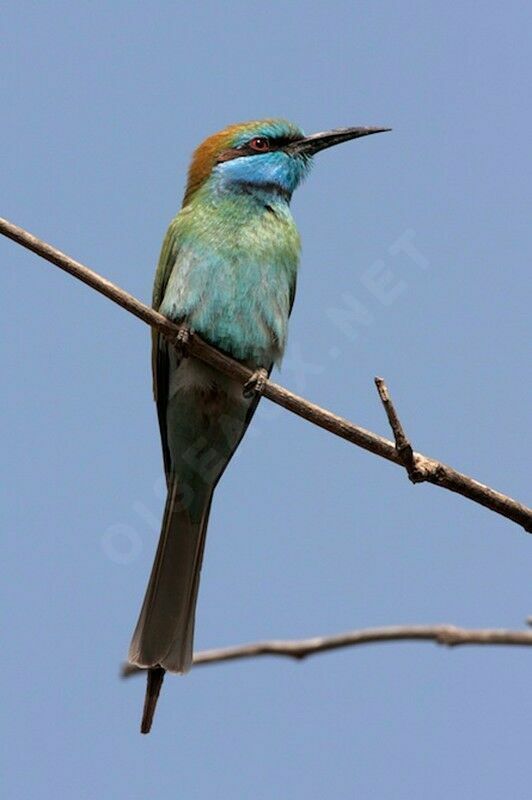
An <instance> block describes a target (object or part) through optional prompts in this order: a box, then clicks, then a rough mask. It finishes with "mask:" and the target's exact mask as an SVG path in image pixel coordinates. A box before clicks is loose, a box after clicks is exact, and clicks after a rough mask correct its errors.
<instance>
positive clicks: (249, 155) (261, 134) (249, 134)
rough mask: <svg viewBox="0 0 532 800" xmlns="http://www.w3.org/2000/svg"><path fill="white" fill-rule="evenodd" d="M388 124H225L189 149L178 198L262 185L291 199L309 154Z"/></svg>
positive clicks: (267, 121) (271, 121)
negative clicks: (314, 129) (310, 127)
mask: <svg viewBox="0 0 532 800" xmlns="http://www.w3.org/2000/svg"><path fill="white" fill-rule="evenodd" d="M387 130H390V129H389V128H339V129H336V130H332V131H326V132H324V133H315V134H312V135H311V136H305V134H304V133H303V131H302V130H301V129H300V128H298V127H297V125H294V124H293V123H291V122H287V121H286V120H284V119H264V120H259V121H255V122H243V123H239V124H236V125H229V126H228V127H227V128H224V129H223V130H222V131H219V132H218V133H215V134H214V135H213V136H209V138H208V139H206V140H205V141H204V142H202V144H200V146H199V147H198V148H197V149H196V151H195V152H194V155H193V157H192V163H191V165H190V170H189V173H188V183H187V189H186V192H185V197H184V200H183V205H187V204H188V203H189V202H190V200H191V199H192V198H193V197H194V195H195V194H196V192H197V191H198V190H199V189H201V188H202V187H203V186H205V185H207V184H209V183H212V185H213V186H216V187H218V188H220V187H221V188H222V189H223V188H226V189H229V190H231V189H237V190H238V189H239V188H240V189H244V190H246V191H253V189H254V188H255V189H258V190H260V189H263V190H264V191H269V192H272V193H276V194H278V195H279V196H280V197H283V198H285V199H286V200H290V197H291V195H292V192H293V191H294V189H296V187H297V186H298V184H299V183H300V182H301V181H302V180H303V178H304V177H305V175H306V174H307V173H308V171H309V169H310V166H311V163H312V156H314V155H315V154H316V153H318V152H319V151H320V150H324V149H325V148H327V147H332V146H333V145H335V144H340V143H341V142H346V141H348V140H349V139H356V138H358V137H360V136H367V135H369V134H371V133H381V132H383V131H387Z"/></svg>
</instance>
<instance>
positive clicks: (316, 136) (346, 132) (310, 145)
mask: <svg viewBox="0 0 532 800" xmlns="http://www.w3.org/2000/svg"><path fill="white" fill-rule="evenodd" d="M386 131H391V128H337V129H336V130H333V131H325V132H324V133H313V134H312V135H311V136H305V137H304V138H303V139H297V140H296V141H294V142H290V144H288V145H287V146H286V148H285V149H286V150H287V151H288V152H289V153H292V154H294V155H297V154H300V153H301V154H303V155H306V156H313V155H314V154H315V153H319V151H320V150H325V148H327V147H333V145H335V144H341V143H342V142H348V141H349V140H350V139H358V138H360V136H370V134H372V133H385V132H386Z"/></svg>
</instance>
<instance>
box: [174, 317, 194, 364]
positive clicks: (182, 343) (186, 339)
mask: <svg viewBox="0 0 532 800" xmlns="http://www.w3.org/2000/svg"><path fill="white" fill-rule="evenodd" d="M190 334H191V330H190V328H189V327H188V325H181V327H180V329H179V333H178V334H177V336H176V337H175V339H174V341H173V345H174V347H175V349H176V351H177V354H178V356H179V358H180V359H181V358H187V356H188V346H189V343H190Z"/></svg>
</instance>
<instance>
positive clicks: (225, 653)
mask: <svg viewBox="0 0 532 800" xmlns="http://www.w3.org/2000/svg"><path fill="white" fill-rule="evenodd" d="M398 641H426V642H428V641H431V642H435V643H436V644H443V645H447V646H448V647H458V646H459V645H464V644H478V645H486V644H489V645H525V646H528V647H530V646H532V631H512V630H504V629H497V628H495V629H490V628H486V629H482V628H481V629H478V630H475V629H469V630H468V629H467V628H457V627H456V626H455V625H390V626H388V627H385V628H365V629H363V630H356V631H347V632H346V633H339V634H336V635H334V636H316V637H313V638H312V639H297V640H278V641H275V640H274V641H269V642H254V643H253V644H241V645H235V646H234V647H221V648H219V649H215V650H201V651H200V652H198V653H196V654H195V655H194V666H195V667H199V666H201V665H202V664H215V663H218V662H220V661H236V660H237V659H242V658H256V657H257V656H286V657H287V658H295V659H296V660H298V661H300V660H301V659H303V658H307V656H313V655H316V654H317V653H325V652H327V651H328V650H338V649H340V648H342V647H354V646H356V645H359V644H375V643H377V642H398ZM141 672H145V670H143V669H139V668H138V667H134V666H132V665H131V664H124V665H123V666H122V672H121V674H122V677H124V678H129V677H130V676H131V675H138V674H139V673H141Z"/></svg>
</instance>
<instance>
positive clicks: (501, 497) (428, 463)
mask: <svg viewBox="0 0 532 800" xmlns="http://www.w3.org/2000/svg"><path fill="white" fill-rule="evenodd" d="M0 233H3V234H4V235H5V236H7V237H8V238H10V239H13V241H15V242H17V243H18V244H20V245H22V246H23V247H26V248H27V249H28V250H32V251H33V252H34V253H36V254H37V255H39V256H41V257H42V258H44V259H46V260H47V261H50V262H51V263H52V264H55V265H56V266H58V267H60V268H61V269H63V270H65V271H66V272H68V273H70V274H71V275H73V276H74V277H75V278H78V280H81V281H83V282H84V283H86V284H87V285H88V286H90V287H91V288H93V289H95V290H96V291H98V292H100V293H101V294H103V295H105V296H106V297H108V298H109V299H110V300H112V301H113V302H115V303H117V304H118V305H119V306H122V308H125V309H126V311H129V312H130V313H131V314H134V315H135V316H136V317H138V318H139V319H141V320H143V321H144V322H146V323H147V324H148V325H151V326H152V327H153V328H157V330H159V331H160V332H161V333H162V334H163V335H164V336H166V337H167V338H168V339H169V341H171V342H175V340H176V337H177V335H178V334H179V331H180V328H179V326H178V325H175V324H174V323H173V322H171V321H170V320H169V319H167V318H166V317H163V316H162V315H161V314H159V313H157V311H154V310H153V309H152V308H150V307H149V306H146V305H144V303H141V302H140V301H139V300H137V299H136V298H135V297H133V296H132V295H131V294H128V293H127V292H125V291H124V290H123V289H121V288H120V287H118V286H116V285H115V284H114V283H111V281H108V280H107V279H106V278H103V277H102V276H101V275H98V274H97V273H96V272H94V271H93V270H91V269H89V268H88V267H86V266H84V265H83V264H80V262H79V261H75V260H74V259H72V258H70V257H69V256H67V255H65V253H62V252H61V251H60V250H57V249H56V248H55V247H52V246H51V245H49V244H47V243H46V242H44V241H42V240H41V239H38V238H37V237H36V236H33V235H32V234H31V233H28V231H26V230H24V229H23V228H20V227H18V226H17V225H14V224H13V223H11V222H8V221H7V220H5V219H1V218H0ZM188 351H189V353H190V354H191V355H193V356H196V357H197V358H199V359H201V360H202V361H204V362H206V363H207V364H210V365H211V366H213V367H215V368H216V369H217V370H219V371H220V372H222V373H223V374H224V375H228V376H229V377H232V378H235V379H236V380H238V381H240V382H241V383H242V384H244V383H246V382H247V381H248V380H249V379H250V378H251V375H252V372H251V370H249V369H247V368H246V367H244V366H243V365H242V364H239V363H238V361H233V359H232V358H229V357H228V356H226V355H224V354H223V353H221V352H220V351H219V350H216V349H215V348H214V347H211V346H210V345H208V344H207V343H206V342H204V341H203V340H202V339H201V338H200V337H199V336H197V335H196V334H193V335H191V336H190V342H189V344H188ZM262 394H263V395H264V397H267V398H268V399H269V400H272V401H273V402H274V403H277V404H278V405H280V406H282V407H283V408H286V409H288V411H292V412H293V413H294V414H297V415H298V416H300V417H303V418H304V419H306V420H308V421H309V422H312V423H314V425H317V426H318V427H320V428H323V429H324V430H326V431H329V432H330V433H333V434H335V435H336V436H339V437H340V438H342V439H345V440H346V441H348V442H351V443H352V444H355V445H357V446H358V447H362V448H363V449H364V450H369V452H371V453H374V454H375V455H378V456H380V457H381V458H385V459H387V460H388V461H391V462H393V463H394V464H399V465H400V466H404V464H403V460H402V458H401V456H400V455H399V453H398V452H397V448H396V446H395V445H394V443H393V442H390V441H389V440H388V439H384V438H383V437H382V436H378V435H377V434H375V433H371V432H370V431H367V430H365V429H364V428H361V427H359V426H358V425H354V424H353V423H352V422H349V421H348V420H346V419H343V418H342V417H338V416H337V415H336V414H332V413H331V412H330V411H326V410H325V409H323V408H320V407H319V406H317V405H314V403H310V402H308V400H304V399H303V398H302V397H299V396H298V395H296V394H293V393H292V392H289V391H288V390H287V389H285V388H284V387H282V386H279V385H278V384H276V383H273V382H272V381H270V380H268V381H266V384H265V386H264V390H263V392H262ZM414 458H415V462H416V470H417V472H418V473H419V477H418V480H419V481H427V482H428V483H432V484H434V485H435V486H441V487H443V488H444V489H449V490H450V491H451V492H456V493H458V494H461V495H463V496H464V497H467V498H469V499H470V500H473V501H474V502H475V503H479V504H480V505H483V506H485V507H486V508H489V509H491V511H495V512H496V513H497V514H501V515H502V516H503V517H506V518H507V519H511V520H513V522H516V523H518V524H519V525H522V526H523V528H524V529H525V530H526V531H528V532H532V509H530V508H527V506H525V505H523V504H522V503H519V502H518V501H517V500H513V499H512V498H511V497H508V496H507V495H505V494H502V493H501V492H498V491H496V490H495V489H491V488H490V487H489V486H486V485H484V484H482V483H479V482H478V481H475V480H473V478H470V477H468V476H467V475H464V474H462V473H460V472H457V470H455V469H453V468H452V467H448V466H447V465H445V464H442V463H441V462H439V461H436V460H435V459H432V458H427V457H426V456H423V455H421V454H420V453H414Z"/></svg>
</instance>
